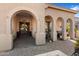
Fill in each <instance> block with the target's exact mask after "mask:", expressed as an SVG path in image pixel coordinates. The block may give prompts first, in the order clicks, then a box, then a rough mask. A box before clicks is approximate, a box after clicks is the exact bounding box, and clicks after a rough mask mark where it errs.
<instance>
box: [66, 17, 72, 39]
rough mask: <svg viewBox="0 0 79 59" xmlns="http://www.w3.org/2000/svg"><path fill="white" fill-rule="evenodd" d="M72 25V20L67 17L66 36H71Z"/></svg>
mask: <svg viewBox="0 0 79 59" xmlns="http://www.w3.org/2000/svg"><path fill="white" fill-rule="evenodd" d="M72 27H73V20H72V19H70V18H68V19H67V23H66V33H67V37H70V38H72V35H73V32H72V29H73V28H72Z"/></svg>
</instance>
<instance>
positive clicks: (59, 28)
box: [56, 17, 64, 40]
mask: <svg viewBox="0 0 79 59" xmlns="http://www.w3.org/2000/svg"><path fill="white" fill-rule="evenodd" d="M63 25H64V20H63V18H62V17H58V18H57V20H56V32H57V39H58V40H63Z"/></svg>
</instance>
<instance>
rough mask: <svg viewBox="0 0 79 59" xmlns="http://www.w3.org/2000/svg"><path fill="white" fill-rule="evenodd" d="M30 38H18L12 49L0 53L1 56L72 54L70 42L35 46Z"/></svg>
mask: <svg viewBox="0 0 79 59" xmlns="http://www.w3.org/2000/svg"><path fill="white" fill-rule="evenodd" d="M31 39H32V38H31V37H28V38H22V37H21V38H19V40H18V39H17V40H16V41H15V43H14V48H13V49H12V50H10V51H6V52H1V53H0V55H1V56H34V55H37V54H41V53H46V52H50V51H54V50H60V51H62V52H64V53H65V54H67V55H69V56H70V55H72V54H73V53H74V47H73V44H72V42H71V41H69V40H65V41H61V40H57V41H55V42H51V43H46V44H45V45H41V46H36V45H35V44H34V40H33V39H32V40H31ZM29 42H30V44H29Z"/></svg>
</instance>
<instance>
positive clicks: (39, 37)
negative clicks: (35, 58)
mask: <svg viewBox="0 0 79 59" xmlns="http://www.w3.org/2000/svg"><path fill="white" fill-rule="evenodd" d="M35 39H36V40H35V41H36V45H43V44H45V43H46V40H45V33H36V38H35Z"/></svg>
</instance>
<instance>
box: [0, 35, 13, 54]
mask: <svg viewBox="0 0 79 59" xmlns="http://www.w3.org/2000/svg"><path fill="white" fill-rule="evenodd" d="M12 47H13V40H12V36H11V35H10V34H0V52H1V51H7V50H10V49H12Z"/></svg>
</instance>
